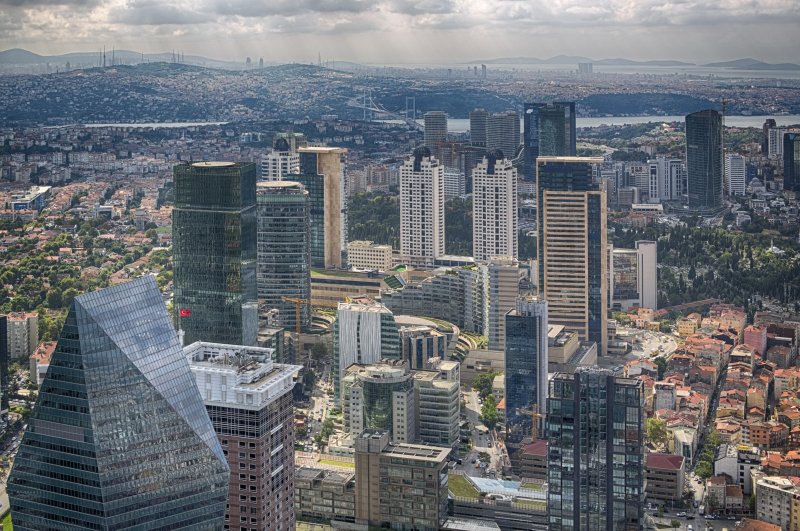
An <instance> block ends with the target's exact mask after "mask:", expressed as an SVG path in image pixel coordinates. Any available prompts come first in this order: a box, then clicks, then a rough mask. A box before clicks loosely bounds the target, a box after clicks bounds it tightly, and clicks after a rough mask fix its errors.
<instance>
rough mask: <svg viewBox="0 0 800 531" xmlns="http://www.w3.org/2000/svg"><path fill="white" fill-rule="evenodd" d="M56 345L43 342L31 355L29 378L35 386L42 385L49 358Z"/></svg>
mask: <svg viewBox="0 0 800 531" xmlns="http://www.w3.org/2000/svg"><path fill="white" fill-rule="evenodd" d="M56 344H57V342H56V341H45V342H43V343H41V344H40V345H39V346H38V347H37V348H36V351H34V353H33V354H31V359H30V365H31V367H30V371H31V376H30V378H31V381H32V382H33V383H35V384H36V385H42V382H44V377H45V375H46V374H47V369H48V367H50V358H51V357H52V355H53V352H54V351H55V349H56Z"/></svg>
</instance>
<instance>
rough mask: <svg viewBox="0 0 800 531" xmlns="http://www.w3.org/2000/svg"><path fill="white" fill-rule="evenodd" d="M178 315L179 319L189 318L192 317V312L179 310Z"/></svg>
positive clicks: (184, 309) (183, 309)
mask: <svg viewBox="0 0 800 531" xmlns="http://www.w3.org/2000/svg"><path fill="white" fill-rule="evenodd" d="M178 315H180V316H181V317H189V316H190V315H192V312H191V311H190V310H187V309H186V308H181V309H179V310H178Z"/></svg>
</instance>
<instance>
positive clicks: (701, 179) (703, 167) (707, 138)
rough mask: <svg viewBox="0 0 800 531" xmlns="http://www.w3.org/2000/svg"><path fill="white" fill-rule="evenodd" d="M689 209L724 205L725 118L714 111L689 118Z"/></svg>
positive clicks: (687, 118)
mask: <svg viewBox="0 0 800 531" xmlns="http://www.w3.org/2000/svg"><path fill="white" fill-rule="evenodd" d="M686 173H687V180H688V186H689V191H688V192H689V208H694V209H715V208H717V207H719V206H721V205H722V115H721V114H720V113H718V112H717V111H715V110H713V109H708V110H705V111H698V112H695V113H692V114H689V115H688V116H686Z"/></svg>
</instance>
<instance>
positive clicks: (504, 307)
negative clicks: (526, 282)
mask: <svg viewBox="0 0 800 531" xmlns="http://www.w3.org/2000/svg"><path fill="white" fill-rule="evenodd" d="M487 270H488V276H489V279H488V290H489V333H488V336H489V343H488V347H489V350H503V349H504V348H505V346H506V314H507V313H508V312H510V311H511V310H513V309H514V308H516V306H517V297H519V277H520V271H519V262H517V261H516V260H515V259H514V258H513V257H511V256H495V257H494V258H492V259H491V260H490V261H489V264H488V266H487Z"/></svg>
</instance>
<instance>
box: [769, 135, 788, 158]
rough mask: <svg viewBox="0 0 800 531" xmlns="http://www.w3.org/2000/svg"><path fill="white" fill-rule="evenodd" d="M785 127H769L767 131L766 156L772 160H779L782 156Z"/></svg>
mask: <svg viewBox="0 0 800 531" xmlns="http://www.w3.org/2000/svg"><path fill="white" fill-rule="evenodd" d="M785 134H786V128H785V127H771V128H770V129H769V130H768V132H767V137H768V140H767V142H768V146H767V150H768V156H769V158H771V159H773V160H780V159H781V157H783V147H784V135H785Z"/></svg>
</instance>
